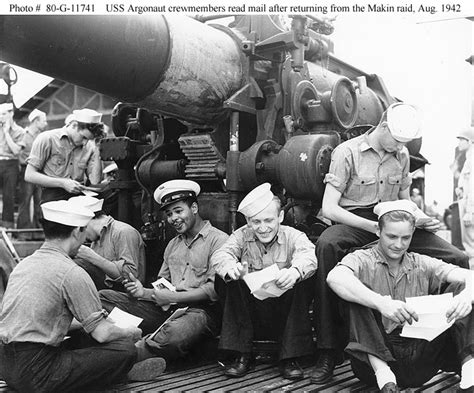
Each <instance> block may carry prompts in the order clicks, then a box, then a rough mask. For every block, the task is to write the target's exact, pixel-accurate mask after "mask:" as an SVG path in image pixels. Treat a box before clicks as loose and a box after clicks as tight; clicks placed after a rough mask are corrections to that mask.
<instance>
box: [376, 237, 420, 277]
mask: <svg viewBox="0 0 474 393" xmlns="http://www.w3.org/2000/svg"><path fill="white" fill-rule="evenodd" d="M372 250H373V252H374V255H375V258H376V260H375V261H376V263H381V264H383V265H387V266H388V262H387V259H386V258H385V256H384V255H383V254H382V251H380V247H379V243H377V244H376V245H375V246H374V247H373V249H372ZM400 268H401V269H402V271H404V272H407V271H409V270H412V269H413V258H412V256H411V254H410V253H408V252H405V253H404V254H403V257H402V263H401V265H400Z"/></svg>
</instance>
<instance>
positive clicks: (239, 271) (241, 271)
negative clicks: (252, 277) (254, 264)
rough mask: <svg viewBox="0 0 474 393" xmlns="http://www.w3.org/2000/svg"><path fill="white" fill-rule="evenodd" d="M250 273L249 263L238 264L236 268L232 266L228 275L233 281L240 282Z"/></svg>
mask: <svg viewBox="0 0 474 393" xmlns="http://www.w3.org/2000/svg"><path fill="white" fill-rule="evenodd" d="M248 272H249V264H248V263H247V262H242V263H240V262H237V263H236V264H235V266H232V267H231V268H230V269H229V271H228V272H227V275H228V276H229V277H230V279H231V280H240V279H241V278H242V277H243V276H245V275H246V274H247V273H248Z"/></svg>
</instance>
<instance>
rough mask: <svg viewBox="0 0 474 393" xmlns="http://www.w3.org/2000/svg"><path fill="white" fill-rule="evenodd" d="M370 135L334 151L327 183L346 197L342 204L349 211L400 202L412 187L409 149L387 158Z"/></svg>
mask: <svg viewBox="0 0 474 393" xmlns="http://www.w3.org/2000/svg"><path fill="white" fill-rule="evenodd" d="M370 132H371V130H369V131H368V132H367V133H365V134H363V135H360V136H358V137H356V138H352V139H349V140H348V141H346V142H344V143H342V144H340V145H339V146H337V147H336V148H335V149H334V151H333V152H332V156H331V165H330V167H329V173H327V174H326V176H325V179H324V182H325V183H329V184H331V185H332V186H333V187H334V188H336V190H338V191H339V192H340V193H341V194H342V195H341V199H340V201H339V205H340V206H341V207H343V208H344V209H347V210H354V209H357V208H369V207H372V206H374V205H376V204H377V203H379V202H385V201H395V200H398V199H399V198H398V193H399V191H400V190H405V189H406V188H407V187H409V186H410V184H411V177H410V175H409V171H410V155H409V153H408V150H407V149H406V147H403V149H402V150H401V151H400V152H397V153H385V155H384V156H383V158H381V157H380V155H379V154H378V153H377V152H376V151H375V150H374V149H373V147H372V146H370V144H369V138H368V136H369V133H370Z"/></svg>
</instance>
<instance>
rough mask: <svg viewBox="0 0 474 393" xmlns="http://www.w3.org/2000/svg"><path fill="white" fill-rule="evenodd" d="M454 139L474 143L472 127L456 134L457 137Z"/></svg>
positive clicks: (473, 128)
mask: <svg viewBox="0 0 474 393" xmlns="http://www.w3.org/2000/svg"><path fill="white" fill-rule="evenodd" d="M456 138H463V139H467V140H468V141H471V142H473V143H474V127H466V128H463V129H462V130H461V131H459V132H458V135H457V137H456Z"/></svg>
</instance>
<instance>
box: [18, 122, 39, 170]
mask: <svg viewBox="0 0 474 393" xmlns="http://www.w3.org/2000/svg"><path fill="white" fill-rule="evenodd" d="M39 134H40V132H39V131H38V132H37V133H33V132H31V131H30V129H28V128H26V129H25V132H24V134H23V138H22V145H23V149H21V152H20V155H19V156H18V159H19V160H20V164H21V165H26V159H27V158H28V156H29V155H30V152H31V146H33V141H34V140H35V139H36V137H37V136H38V135H39Z"/></svg>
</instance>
